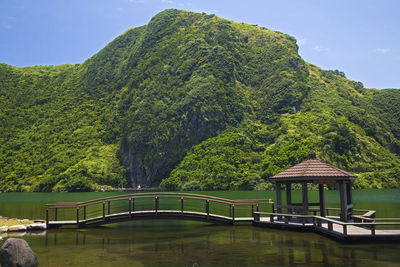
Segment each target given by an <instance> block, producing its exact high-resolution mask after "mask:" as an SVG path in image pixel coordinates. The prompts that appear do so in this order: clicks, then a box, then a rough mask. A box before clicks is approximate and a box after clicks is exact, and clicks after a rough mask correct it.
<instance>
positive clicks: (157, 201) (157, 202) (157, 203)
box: [155, 196, 160, 216]
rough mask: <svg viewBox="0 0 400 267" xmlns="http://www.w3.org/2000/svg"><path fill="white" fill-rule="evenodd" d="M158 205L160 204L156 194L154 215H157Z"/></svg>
mask: <svg viewBox="0 0 400 267" xmlns="http://www.w3.org/2000/svg"><path fill="white" fill-rule="evenodd" d="M159 205H160V202H159V198H158V196H156V208H155V210H156V216H157V215H158V208H159Z"/></svg>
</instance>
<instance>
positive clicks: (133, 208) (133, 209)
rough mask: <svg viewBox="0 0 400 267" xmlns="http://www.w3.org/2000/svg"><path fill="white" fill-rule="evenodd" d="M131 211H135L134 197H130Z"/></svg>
mask: <svg viewBox="0 0 400 267" xmlns="http://www.w3.org/2000/svg"><path fill="white" fill-rule="evenodd" d="M132 211H133V212H135V198H134V197H133V198H132Z"/></svg>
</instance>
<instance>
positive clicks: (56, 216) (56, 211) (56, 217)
mask: <svg viewBox="0 0 400 267" xmlns="http://www.w3.org/2000/svg"><path fill="white" fill-rule="evenodd" d="M54 220H55V221H58V208H55V209H54Z"/></svg>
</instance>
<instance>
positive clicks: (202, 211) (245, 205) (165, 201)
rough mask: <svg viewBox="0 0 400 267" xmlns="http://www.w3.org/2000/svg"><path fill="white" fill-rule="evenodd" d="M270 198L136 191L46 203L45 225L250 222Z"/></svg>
mask: <svg viewBox="0 0 400 267" xmlns="http://www.w3.org/2000/svg"><path fill="white" fill-rule="evenodd" d="M273 205H274V203H273V201H272V200H271V199H252V200H230V199H225V198H219V197H213V196H205V195H198V194H185V193H168V192H160V193H137V194H127V195H117V196H112V197H106V198H99V199H95V200H90V201H84V202H61V203H60V202H59V203H56V204H47V205H46V224H47V227H48V228H59V227H63V226H76V227H78V228H81V227H90V226H98V225H103V224H109V223H116V222H124V221H131V220H148V219H180V220H194V221H203V222H210V223H214V224H234V223H235V222H253V212H256V211H265V212H267V211H271V212H273V211H274V206H273Z"/></svg>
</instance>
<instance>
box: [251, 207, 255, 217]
mask: <svg viewBox="0 0 400 267" xmlns="http://www.w3.org/2000/svg"><path fill="white" fill-rule="evenodd" d="M253 213H254V205H251V216H253Z"/></svg>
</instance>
